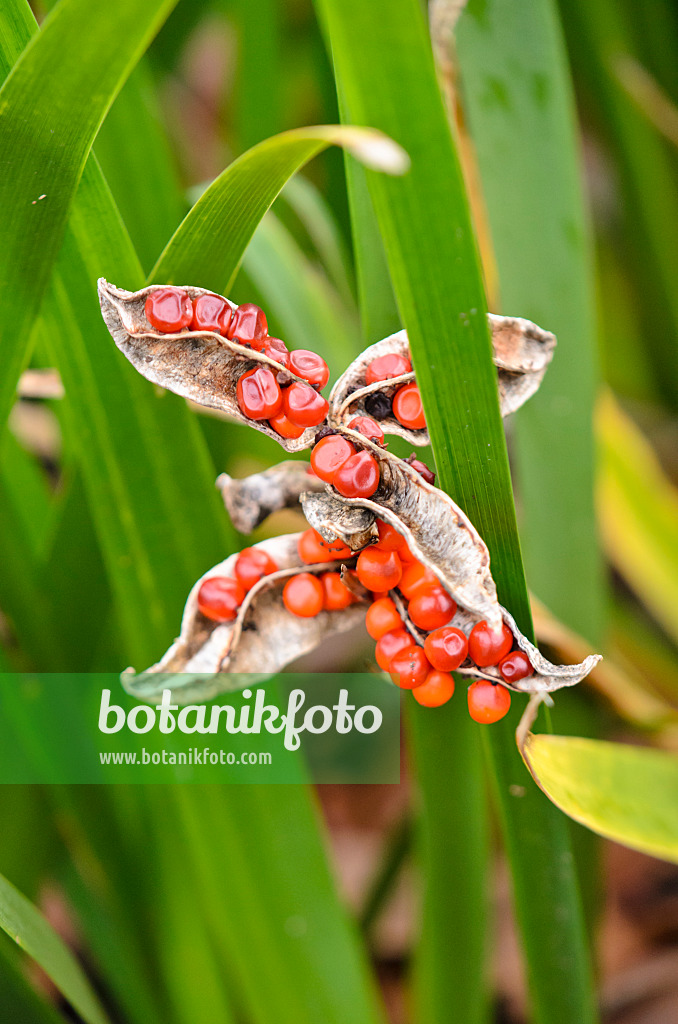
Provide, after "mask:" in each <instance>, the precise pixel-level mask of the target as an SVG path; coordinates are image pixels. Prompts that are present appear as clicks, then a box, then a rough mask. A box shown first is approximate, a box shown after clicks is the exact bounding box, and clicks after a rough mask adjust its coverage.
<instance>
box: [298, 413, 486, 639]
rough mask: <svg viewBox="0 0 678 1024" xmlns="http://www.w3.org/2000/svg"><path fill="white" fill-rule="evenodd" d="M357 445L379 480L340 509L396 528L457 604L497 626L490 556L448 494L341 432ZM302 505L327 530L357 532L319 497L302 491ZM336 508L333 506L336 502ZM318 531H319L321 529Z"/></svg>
mask: <svg viewBox="0 0 678 1024" xmlns="http://www.w3.org/2000/svg"><path fill="white" fill-rule="evenodd" d="M341 433H342V434H343V435H344V436H345V437H347V438H349V440H350V441H351V442H352V443H353V444H354V445H355V447H356V448H357V449H363V450H365V451H369V452H370V454H371V455H372V456H373V457H374V458H375V459H376V460H377V463H378V464H379V468H380V474H381V481H380V484H379V487H378V489H377V491H376V492H375V493H374V494H373V495H372V496H371V497H370V498H341V497H339V496H338V495H336V492H335V491H334V489H333V488H330V487H328V490H329V491H330V493H331V494H332V495H333V496H334V497H336V498H337V501H338V503H339V504H341V505H344V506H345V507H348V508H350V507H353V508H359V509H366V510H368V511H370V512H372V513H373V514H374V515H375V516H378V517H379V518H380V519H383V520H384V521H385V522H387V523H390V525H391V526H393V527H395V529H396V530H398V532H399V533H401V534H402V535H403V537H405V540H406V541H407V543H408V545H409V547H410V550H411V551H412V553H413V554H414V555H415V556H416V557H417V558H418V559H419V561H421V562H423V563H424V565H426V566H428V567H429V568H430V569H431V570H432V571H433V572H434V573H435V574H436V576H437V577H438V579H439V580H440V582H441V583H442V585H443V587H444V588H445V589H446V590H447V591H448V593H449V594H450V595H451V596H452V597H453V598H454V600H455V601H456V602H457V604H460V605H462V606H463V607H464V608H466V609H468V610H469V611H471V612H473V613H474V614H476V615H477V617H478V619H487V621H488V622H490V623H494V624H495V625H498V624H499V623H500V622H501V610H500V608H499V604H498V603H497V590H496V587H495V585H494V580H493V579H492V576H491V574H490V556H489V552H488V550H487V546H486V545H485V542H484V541H483V539H482V537H481V536H480V534H479V533H478V531H477V530H476V529H475V527H474V526H473V524H472V523H471V521H470V520H469V519H468V517H467V516H466V515H465V514H464V512H462V510H461V509H460V508H459V506H458V505H455V503H454V502H453V501H452V499H451V498H450V497H449V495H447V494H445V492H444V491H441V490H439V489H438V488H437V487H434V486H433V485H432V484H427V483H426V481H425V480H424V479H423V478H422V477H421V476H420V475H419V473H417V471H416V470H415V469H412V467H411V466H409V465H408V464H407V463H406V462H403V460H402V459H399V458H397V457H396V456H395V455H391V454H390V453H389V452H386V451H384V450H383V449H382V448H380V447H379V446H378V445H375V444H372V443H371V442H370V441H368V440H367V438H365V437H363V436H362V434H358V433H356V432H355V431H353V430H342V431H341ZM301 504H302V508H303V509H304V515H305V516H306V517H307V519H308V520H309V522H311V521H314V520H315V521H318V520H319V519H324V520H325V522H324V525H325V527H326V529H328V530H329V529H336V531H337V533H339V531H340V530H342V531H343V532H344V533H347V532H348V533H350V532H354V531H355V532H357V531H356V524H357V522H358V520H357V519H355V520H351V519H350V517H348V516H342V518H341V524H340V523H336V524H335V523H333V522H330V521H329V519H327V515H328V511H330V510H329V509H328V507H327V504H326V503H325V502H324V501H323V495H320V494H303V495H302V496H301ZM335 508H337V510H338V505H337V506H335ZM320 532H322V531H320Z"/></svg>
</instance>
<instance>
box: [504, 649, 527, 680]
mask: <svg viewBox="0 0 678 1024" xmlns="http://www.w3.org/2000/svg"><path fill="white" fill-rule="evenodd" d="M499 672H500V674H501V675H502V676H503V678H504V679H505V680H506V682H507V683H517V682H518V680H519V679H527V678H528V676H531V675H533V674H534V669H533V668H532V665H531V664H530V659H529V658H528V656H527V655H526V654H525V652H524V651H514V652H513V654H507V656H506V657H505V658H502V660H501V661H500V662H499Z"/></svg>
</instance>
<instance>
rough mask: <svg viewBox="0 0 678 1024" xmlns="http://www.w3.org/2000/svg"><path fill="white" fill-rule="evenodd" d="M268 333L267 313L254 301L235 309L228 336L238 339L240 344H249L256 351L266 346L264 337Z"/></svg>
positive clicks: (234, 339) (227, 332)
mask: <svg viewBox="0 0 678 1024" xmlns="http://www.w3.org/2000/svg"><path fill="white" fill-rule="evenodd" d="M267 334H268V324H267V322H266V314H265V313H264V311H263V309H259V307H258V306H255V305H254V303H253V302H244V303H243V304H242V306H238V308H237V309H235V310H234V311H233V316H232V317H231V320H230V323H229V324H228V327H227V329H226V337H227V338H230V340H231V341H237V342H238V343H239V344H240V345H249V347H250V348H253V349H254V350H255V351H256V352H261V351H262V350H263V347H264V338H265V337H266V335H267Z"/></svg>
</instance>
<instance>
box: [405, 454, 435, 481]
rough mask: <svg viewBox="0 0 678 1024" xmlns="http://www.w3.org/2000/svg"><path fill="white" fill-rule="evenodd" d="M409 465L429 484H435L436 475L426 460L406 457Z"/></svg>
mask: <svg viewBox="0 0 678 1024" xmlns="http://www.w3.org/2000/svg"><path fill="white" fill-rule="evenodd" d="M405 461H406V462H407V464H408V465H410V466H411V467H412V469H415V470H416V471H417V473H418V474H419V476H420V477H421V478H422V479H423V480H425V481H426V483H427V484H434V483H435V482H436V475H435V473H434V472H433V470H432V469H429V468H428V466H427V465H426V463H425V462H421V461H420V460H419V459H414V458H412V457H410V458H409V459H405Z"/></svg>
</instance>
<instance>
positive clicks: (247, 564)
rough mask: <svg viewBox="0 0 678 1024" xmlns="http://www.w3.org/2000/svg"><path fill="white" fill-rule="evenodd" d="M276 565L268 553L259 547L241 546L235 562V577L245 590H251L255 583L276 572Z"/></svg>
mask: <svg viewBox="0 0 678 1024" xmlns="http://www.w3.org/2000/svg"><path fill="white" fill-rule="evenodd" d="M277 570H278V566H277V565H276V563H275V562H274V561H273V559H272V558H271V556H270V555H267V554H266V552H265V551H262V550H261V548H243V550H242V551H241V552H240V554H239V555H238V558H237V559H236V563H235V578H236V579H237V581H238V583H241V584H242V586H243V587H244V588H245V590H251V589H252V587H253V586H254V584H255V583H258V582H259V580H261V579H263V577H264V576H269V575H270V574H271V573H272V572H277Z"/></svg>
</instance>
